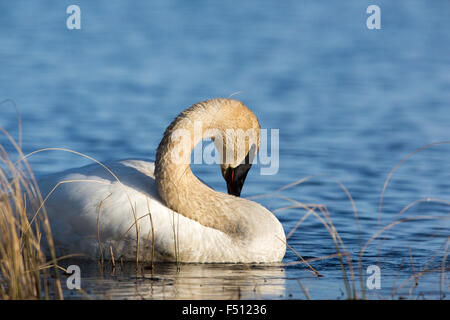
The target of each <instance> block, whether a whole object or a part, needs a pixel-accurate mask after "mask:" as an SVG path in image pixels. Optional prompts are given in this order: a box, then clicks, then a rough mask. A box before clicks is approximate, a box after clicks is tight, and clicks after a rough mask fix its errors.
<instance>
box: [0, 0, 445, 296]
mask: <svg viewBox="0 0 450 320" xmlns="http://www.w3.org/2000/svg"><path fill="white" fill-rule="evenodd" d="M373 2H374V1H364V0H363V1H361V0H354V1H320V2H319V1H312V0H311V1H283V2H278V1H221V2H218V1H217V2H211V1H209V2H207V1H189V2H187V1H167V0H165V1H135V2H133V4H126V2H125V1H121V2H119V1H95V2H94V1H57V2H56V1H54V2H50V1H49V2H42V1H41V2H37V1H34V2H30V1H9V2H8V1H2V2H0V46H1V49H0V70H1V72H0V100H3V99H12V100H14V102H15V104H16V105H17V107H18V108H19V110H20V115H21V117H22V127H23V137H22V139H23V149H24V152H25V153H28V152H31V151H34V150H36V149H40V148H46V147H64V148H70V149H74V150H77V151H80V152H83V153H86V154H88V155H90V156H92V157H94V158H96V159H98V160H100V161H103V160H107V159H120V158H130V157H136V158H154V156H155V149H156V147H157V145H158V143H159V140H160V139H161V136H162V132H163V130H164V129H165V127H166V126H167V125H168V124H169V123H170V121H171V120H172V119H173V118H174V117H175V116H176V115H177V114H178V113H179V112H180V111H182V110H183V109H184V108H185V107H187V106H189V105H191V104H193V103H195V102H199V101H202V100H205V99H208V98H213V97H228V96H229V95H230V94H233V93H236V92H240V93H238V94H237V95H235V96H233V98H236V99H240V100H242V101H243V102H244V103H245V104H246V105H247V106H249V107H250V108H251V109H252V110H253V111H254V112H255V113H256V114H257V115H258V117H259V120H260V123H261V126H262V127H263V128H269V129H279V133H280V167H279V172H278V173H277V174H276V175H272V176H264V175H260V174H259V167H258V166H256V167H254V168H253V169H252V170H251V172H250V174H249V176H248V178H247V181H246V184H245V186H244V189H243V194H242V196H244V197H250V196H255V195H260V194H266V193H271V192H274V191H276V190H277V189H279V188H281V187H282V186H284V185H287V184H289V183H291V182H293V181H296V180H298V179H301V178H304V177H307V176H311V175H319V176H317V177H313V178H311V180H308V181H307V182H305V183H303V184H301V185H299V186H297V187H294V188H290V189H287V190H285V191H283V192H282V193H281V194H282V195H283V196H287V197H291V198H293V199H296V200H297V201H300V202H302V203H306V204H323V205H326V206H327V208H328V211H329V215H330V219H331V220H332V222H333V225H334V226H335V228H336V230H337V231H338V233H339V235H340V236H341V238H342V241H343V242H344V244H345V249H346V250H347V251H348V252H349V254H351V257H352V259H353V260H352V261H353V268H354V271H355V272H356V279H357V281H356V282H355V285H356V287H357V290H358V296H361V289H360V283H359V280H358V279H359V278H358V277H359V271H358V268H357V262H358V258H359V248H360V247H359V243H360V239H361V242H362V244H364V243H365V242H366V241H368V240H369V239H370V238H371V236H372V235H374V234H375V233H376V232H377V231H378V230H379V229H380V226H386V225H389V223H391V222H393V221H395V220H396V219H398V218H402V217H405V218H407V217H409V218H412V217H415V216H419V215H420V216H423V215H427V216H432V217H447V218H448V217H449V206H448V205H444V204H436V203H419V204H417V205H415V206H413V207H412V208H411V209H410V210H408V211H407V212H406V213H404V214H403V215H402V216H400V217H396V214H397V213H399V212H400V211H401V210H402V208H404V207H405V206H407V205H408V204H410V203H411V202H412V201H415V200H417V199H421V198H426V197H430V198H436V199H442V200H448V201H449V200H450V197H449V190H450V162H449V161H448V158H449V156H450V145H449V144H441V145H437V146H434V147H432V148H430V149H427V150H425V151H423V152H420V153H418V154H416V155H414V156H413V157H412V158H411V159H410V160H408V161H406V162H405V163H404V164H403V165H402V166H401V167H400V168H399V169H398V170H397V171H396V172H395V174H394V175H393V176H392V179H391V180H390V182H389V184H388V187H387V189H386V195H385V198H384V201H383V208H382V214H381V216H380V222H378V217H379V215H378V204H379V200H380V196H381V191H382V189H383V184H384V182H385V180H386V178H387V177H388V175H389V173H390V171H391V170H392V169H393V168H394V167H395V165H396V164H397V163H398V162H399V161H400V160H402V159H403V158H404V157H406V156H407V155H408V154H409V153H411V152H413V151H414V150H416V149H417V148H419V147H421V146H424V145H427V144H430V143H434V142H439V141H448V140H450V127H449V124H450V35H449V33H448V30H450V19H448V12H449V10H450V2H448V1H446V0H442V1H441V0H435V1H425V0H417V1H406V0H403V1H395V2H394V1H376V4H378V5H379V6H380V8H381V12H382V16H381V17H382V20H381V24H382V29H381V30H368V29H367V28H366V19H367V17H368V14H366V8H367V6H368V5H370V4H374V3H373ZM70 4H78V5H79V6H80V8H81V17H82V20H81V21H82V22H81V23H82V24H81V27H82V28H81V30H68V29H67V28H66V18H67V16H68V15H67V14H66V13H65V11H66V8H67V6H68V5H70ZM0 126H2V127H4V128H6V129H7V130H8V131H9V132H10V133H11V134H12V135H13V136H14V137H18V129H17V122H16V113H15V110H14V108H13V106H12V103H10V102H7V103H3V104H2V105H1V108H0ZM0 142H1V143H2V145H4V146H5V147H6V148H7V149H8V150H10V151H11V150H12V148H11V147H10V146H9V145H7V142H6V139H5V138H4V137H2V138H0ZM30 163H31V165H32V168H33V169H34V170H35V172H36V173H37V174H44V173H49V172H54V171H59V170H63V169H67V168H70V167H77V166H81V165H84V164H87V163H89V161H87V160H85V159H83V158H81V157H79V156H75V155H72V154H67V153H63V152H46V153H40V154H37V155H35V156H33V157H32V158H31V159H30ZM194 169H195V172H196V173H197V174H198V175H199V176H200V178H201V179H203V180H204V181H206V182H207V183H208V184H209V185H211V186H213V187H214V188H215V189H217V190H221V191H226V188H225V184H224V181H223V179H222V177H221V175H220V171H219V170H218V168H217V167H216V166H198V167H195V168H194ZM336 180H338V181H340V182H341V183H342V184H343V185H345V187H346V188H348V191H349V192H350V194H351V195H352V197H353V199H354V201H355V205H356V209H357V214H358V217H359V224H360V229H361V234H360V235H358V228H357V224H356V222H355V218H354V213H353V210H352V205H351V203H350V202H349V201H348V198H347V195H346V193H345V192H344V191H343V190H342V189H341V188H340V187H339V185H338V184H337V183H336ZM258 201H260V202H261V203H262V204H264V205H265V206H267V207H268V208H269V209H270V210H272V211H275V210H276V209H277V208H281V207H285V206H287V205H289V204H290V203H289V202H288V201H287V200H283V199H280V198H275V197H272V198H264V199H259V200H258ZM305 213H306V211H305V210H301V209H298V208H297V209H286V210H282V211H279V212H278V213H277V216H278V218H279V219H280V221H281V222H282V223H283V226H284V228H285V230H286V233H288V232H289V231H290V230H291V229H292V228H293V227H294V226H295V224H296V223H297V221H298V220H299V219H300V218H301V217H302V216H303V215H304V214H305ZM449 227H450V223H449V221H448V220H443V219H440V218H439V219H438V218H436V219H434V220H420V221H411V222H407V223H402V224H400V225H397V226H395V227H393V228H392V229H389V230H388V231H386V232H385V233H383V234H382V238H383V239H384V240H383V241H382V242H381V243H380V242H378V241H374V242H372V243H371V244H370V245H369V246H368V247H367V252H366V253H365V254H364V255H363V259H362V261H363V262H362V269H363V276H364V277H366V272H365V270H366V268H367V267H368V266H369V265H371V264H376V263H378V265H379V266H380V269H381V289H378V290H368V291H367V297H368V298H373V299H379V298H391V296H392V292H393V290H392V288H393V287H398V286H400V285H401V284H402V283H403V282H404V281H408V280H409V282H405V283H404V284H403V286H402V287H401V288H400V289H399V291H395V290H394V295H393V298H395V299H397V298H411V299H415V298H428V299H429V298H441V297H444V298H445V297H447V298H448V291H449V283H448V275H447V272H448V266H447V265H446V264H445V262H448V258H446V255H445V250H446V247H445V246H446V243H447V242H446V241H448V239H449ZM288 243H289V245H290V246H291V247H292V248H293V249H294V250H296V251H297V252H298V254H300V255H302V256H303V258H304V259H311V258H318V257H323V256H327V255H332V254H335V253H336V248H335V246H334V244H333V241H332V240H331V237H330V235H329V233H328V231H327V230H326V229H325V227H324V226H323V224H322V223H321V222H320V221H319V220H318V219H317V218H315V217H313V216H310V217H308V218H307V219H306V220H305V221H304V222H303V223H302V224H301V226H300V227H299V228H298V229H297V230H296V232H295V233H294V234H293V236H292V237H291V238H289V240H288ZM378 245H380V247H379V250H378ZM447 250H448V247H447ZM430 258H433V259H432V260H431V262H429V263H428V264H427V262H428V259H430ZM298 260H299V258H298V257H297V256H296V255H295V254H294V253H293V252H292V251H291V250H288V252H287V254H286V257H285V259H284V260H283V264H282V265H280V266H271V267H261V266H259V267H254V268H248V267H246V266H240V267H239V266H234V267H233V266H202V265H200V266H199V265H196V266H192V265H189V266H181V267H180V269H179V270H177V268H176V267H173V266H169V267H167V266H166V267H164V268H156V269H155V270H153V273H152V276H151V277H149V276H147V275H145V276H139V278H136V276H135V275H133V272H134V271H133V272H132V271H129V270H128V269H127V268H126V267H125V268H124V270H122V271H121V272H120V273H119V274H120V275H117V274H115V275H114V276H109V274H108V276H105V277H101V276H99V275H98V273H97V271H96V268H95V267H92V268H87V269H89V270H91V271H89V272H88V276H85V278H83V279H84V280H83V286H84V289H85V291H87V292H88V293H89V294H91V295H93V296H94V297H106V298H108V297H112V298H130V297H131V298H140V297H144V298H208V297H211V298H240V297H249V298H260V297H262V298H281V299H285V298H287V299H289V298H294V299H303V298H305V291H304V290H302V289H301V287H300V285H299V283H298V281H297V280H300V281H301V284H302V285H303V287H304V288H306V290H307V292H308V293H309V295H310V297H311V298H313V299H339V298H346V297H348V294H347V292H346V288H345V285H344V281H343V279H342V277H343V274H342V271H341V269H340V264H339V259H337V258H329V259H321V260H318V261H312V262H310V263H311V266H312V267H314V268H315V269H316V270H317V271H318V272H319V273H320V274H322V275H323V277H316V276H314V275H313V274H312V273H310V272H308V270H307V269H308V268H307V267H306V266H305V264H301V263H296V262H297V261H298ZM446 260H447V261H446ZM447 264H448V263H447ZM412 265H413V266H414V268H413V266H412ZM442 266H444V270H445V269H447V270H446V271H445V272H444V273H443V274H442V273H441V269H442ZM345 268H346V270H347V275H348V276H350V272H349V271H348V270H349V266H348V264H346V265H345ZM424 268H425V269H426V270H431V271H430V272H427V273H423V274H419V273H420V271H423V270H424ZM131 269H133V268H131ZM413 269H414V270H413ZM127 270H128V271H127ZM133 270H134V269H133ZM146 272H147V271H146ZM147 273H148V272H147ZM413 274H416V275H417V274H418V276H420V277H419V281H418V285H417V286H415V284H414V281H413V280H414V277H413V278H412V280H411V276H413ZM267 279H269V280H270V281H269V280H267ZM255 282H256V284H255ZM363 283H365V280H364V281H363ZM202 285H203V286H202ZM255 287H257V288H259V289H258V290H259V291H258V290H256V291H255V290H254V288H255ZM150 288H151V290H150ZM154 288H157V290H156V289H154ZM261 288H262V289H261ZM225 289H226V290H225ZM260 289H261V290H260ZM137 291H139V293H137ZM66 294H67V296H68V297H71V296H73V295H75V296H76V294H75V293H73V292H70V291H67V292H66Z"/></svg>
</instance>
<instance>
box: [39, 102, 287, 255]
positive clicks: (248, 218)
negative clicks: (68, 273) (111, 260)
mask: <svg viewBox="0 0 450 320" xmlns="http://www.w3.org/2000/svg"><path fill="white" fill-rule="evenodd" d="M236 132H255V133H256V134H255V137H251V136H246V137H244V139H243V140H242V139H238V134H237V133H236ZM207 138H211V139H212V140H213V141H214V145H215V147H216V150H217V154H218V155H220V157H222V158H223V159H224V160H223V161H222V162H221V164H220V167H221V172H222V175H223V177H224V179H225V180H226V182H227V189H228V194H226V193H223V192H218V191H215V190H213V189H212V188H210V187H209V186H207V185H206V184H204V183H203V182H202V181H201V180H199V179H198V178H197V177H196V176H195V175H194V174H193V172H192V171H191V169H190V164H189V163H190V157H191V153H192V151H193V149H194V147H195V145H196V144H198V143H199V142H200V141H201V140H203V139H207ZM259 140H260V125H259V122H258V119H257V117H256V115H255V114H254V113H253V112H252V111H251V110H250V109H248V108H247V107H246V106H245V105H244V104H243V103H242V102H240V101H238V100H233V99H222V98H217V99H211V100H206V101H203V102H199V103H196V104H194V105H192V106H191V107H189V108H187V109H186V110H184V111H183V112H181V113H180V114H179V115H178V116H177V117H176V118H175V119H174V120H173V122H172V123H171V124H170V125H169V126H168V127H167V129H166V130H165V132H164V136H163V138H162V140H161V142H160V144H159V146H158V148H157V152H156V160H155V162H151V161H147V160H143V159H125V160H119V161H109V162H105V163H103V164H104V166H105V167H102V166H99V165H98V164H95V163H94V164H91V165H87V166H84V167H81V168H77V169H69V170H67V171H64V172H59V173H54V174H50V175H47V176H45V177H42V178H41V179H39V180H38V185H39V188H40V190H41V193H42V195H43V197H44V198H45V199H46V200H45V208H46V212H47V215H48V217H49V220H50V223H51V229H52V236H53V239H54V242H55V247H56V251H57V253H58V254H69V253H71V254H73V253H82V254H86V255H90V256H92V257H99V255H100V254H101V255H102V256H108V257H111V256H114V257H115V259H116V260H117V259H119V258H122V259H124V260H135V259H136V257H139V258H138V259H139V261H142V260H146V261H150V260H151V261H155V262H159V261H161V262H168V261H171V262H174V261H177V262H197V263H216V262H217V263H266V262H267V263H268V262H279V261H281V260H282V259H283V257H284V255H285V251H286V238H285V233H284V230H283V227H282V225H281V223H280V221H279V220H278V219H277V218H276V217H275V216H274V214H273V213H271V212H270V211H269V210H268V209H266V208H265V207H263V206H262V205H260V204H258V203H256V202H253V201H250V200H247V199H243V198H240V197H239V196H240V192H241V188H242V186H243V184H244V181H245V178H246V176H247V173H248V171H249V169H250V167H251V161H252V159H253V157H254V156H255V154H256V152H257V150H258V149H259ZM230 150H231V151H230ZM241 151H243V152H241ZM230 154H231V156H230V157H228V156H229V155H230ZM225 156H227V157H225ZM230 158H231V159H230ZM106 168H107V169H106Z"/></svg>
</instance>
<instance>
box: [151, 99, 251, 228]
mask: <svg viewBox="0 0 450 320" xmlns="http://www.w3.org/2000/svg"><path fill="white" fill-rule="evenodd" d="M206 103H214V102H206ZM220 110H221V109H220V108H217V109H215V108H214V105H212V106H211V105H207V104H205V103H202V104H197V105H194V106H192V107H191V108H189V109H187V110H186V111H184V112H183V113H181V114H180V115H179V116H178V117H177V118H176V119H175V120H174V121H173V122H172V123H171V124H170V126H169V127H168V128H167V129H166V131H165V133H164V137H163V139H162V140H161V143H160V144H159V146H158V150H157V153H156V162H155V180H156V185H157V188H158V193H159V195H160V196H161V198H162V199H163V200H164V202H165V203H166V205H167V206H168V207H169V208H171V209H172V210H174V211H176V212H178V213H180V214H182V215H184V216H185V217H187V218H190V219H192V220H195V221H197V222H199V223H201V224H202V225H204V226H207V227H211V228H215V229H218V230H221V231H223V232H225V233H227V234H230V233H231V234H234V235H235V234H236V233H237V232H239V230H237V229H238V228H237V226H238V225H239V223H237V222H238V221H237V220H238V219H239V217H237V214H236V215H235V214H234V212H235V210H233V206H235V205H237V202H239V201H241V200H242V199H240V198H237V197H234V196H230V195H228V194H225V193H222V192H217V191H215V190H213V189H211V188H210V187H208V186H207V185H205V184H204V183H202V182H201V181H200V180H199V179H198V178H197V177H196V176H195V175H194V174H193V172H192V171H191V168H190V159H191V153H192V151H193V149H194V147H195V146H196V145H197V144H198V143H199V142H200V141H201V140H202V139H205V138H213V137H214V132H215V131H217V130H219V131H220V130H221V125H220V123H218V120H216V119H221V115H220V114H218V112H220ZM241 231H242V230H241Z"/></svg>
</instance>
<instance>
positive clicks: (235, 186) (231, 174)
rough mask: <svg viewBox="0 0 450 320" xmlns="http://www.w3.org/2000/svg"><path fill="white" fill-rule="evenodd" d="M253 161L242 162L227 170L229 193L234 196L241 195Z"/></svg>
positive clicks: (226, 177)
mask: <svg viewBox="0 0 450 320" xmlns="http://www.w3.org/2000/svg"><path fill="white" fill-rule="evenodd" d="M251 166H252V164H251V163H242V164H240V165H238V166H237V167H236V168H231V167H229V168H228V169H227V170H226V171H225V180H226V182H227V189H228V193H229V194H232V195H233V196H236V197H240V196H241V190H242V187H243V186H244V182H245V178H247V173H248V171H249V170H250V168H251Z"/></svg>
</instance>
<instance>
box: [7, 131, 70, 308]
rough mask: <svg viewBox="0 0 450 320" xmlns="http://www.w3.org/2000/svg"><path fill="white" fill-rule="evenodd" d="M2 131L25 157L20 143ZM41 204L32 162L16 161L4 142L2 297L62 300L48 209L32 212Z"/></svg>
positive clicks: (17, 151) (19, 154) (20, 156)
mask: <svg viewBox="0 0 450 320" xmlns="http://www.w3.org/2000/svg"><path fill="white" fill-rule="evenodd" d="M0 130H1V131H2V133H3V134H4V135H5V136H6V137H7V138H8V140H9V141H10V143H11V145H12V146H13V147H14V149H15V151H16V153H17V156H18V157H19V159H20V158H22V157H23V154H22V150H21V147H20V145H18V144H17V143H16V142H15V141H14V139H13V138H12V137H11V136H10V135H9V134H8V133H7V132H6V131H5V130H4V129H3V128H0ZM40 203H42V197H41V195H40V192H39V188H38V186H37V184H36V180H35V178H34V175H33V173H32V171H31V170H30V167H29V165H28V163H27V162H26V161H19V162H15V161H13V160H12V159H11V158H10V155H9V154H8V153H7V152H6V150H5V148H4V146H3V145H1V144H0V299H50V298H57V299H62V289H61V284H60V281H59V275H58V272H57V270H58V266H57V259H56V255H55V250H54V245H53V239H52V236H51V230H50V224H49V221H48V219H47V215H46V212H45V208H41V210H40V211H39V213H38V214H35V215H30V214H29V213H30V212H31V213H32V212H36V211H37V208H39V205H40ZM44 246H45V247H47V248H48V251H49V253H50V256H51V257H52V258H51V259H50V261H47V260H46V255H45V254H44V249H43V248H44Z"/></svg>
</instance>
